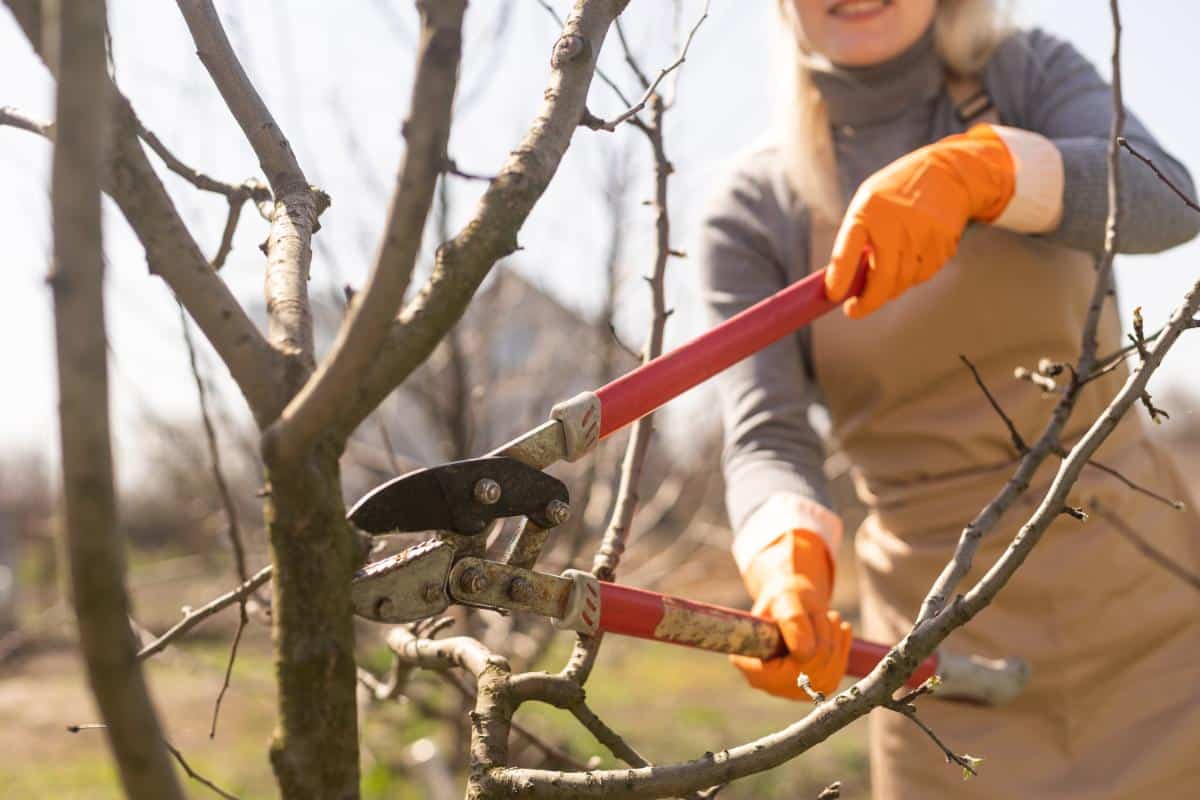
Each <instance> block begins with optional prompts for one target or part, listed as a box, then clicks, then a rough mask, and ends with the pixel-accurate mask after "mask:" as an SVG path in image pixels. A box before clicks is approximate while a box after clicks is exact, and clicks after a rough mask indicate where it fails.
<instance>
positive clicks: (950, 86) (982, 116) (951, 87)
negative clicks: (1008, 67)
mask: <svg viewBox="0 0 1200 800" xmlns="http://www.w3.org/2000/svg"><path fill="white" fill-rule="evenodd" d="M946 93H947V94H949V95H950V99H951V100H952V101H953V102H954V112H955V113H956V114H958V119H959V121H960V122H961V123H962V124H963V125H964V126H965V127H970V126H971V125H974V124H976V123H980V122H986V123H987V124H989V125H998V124H999V123H1000V113H999V112H998V111H997V110H996V104H995V103H993V102H992V97H991V95H989V94H988V92H987V89H985V88H984V86H983V81H981V80H980V79H979V76H978V75H954V74H952V73H950V72H947V73H946Z"/></svg>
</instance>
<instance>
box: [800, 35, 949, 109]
mask: <svg viewBox="0 0 1200 800" xmlns="http://www.w3.org/2000/svg"><path fill="white" fill-rule="evenodd" d="M812 76H813V82H814V83H815V84H816V87H817V89H818V91H820V92H821V96H822V97H823V98H824V100H825V105H826V107H827V108H828V109H829V121H830V122H831V123H832V124H834V125H866V124H870V123H872V122H882V121H884V120H889V119H894V118H896V117H898V116H900V115H901V114H902V113H903V112H904V111H905V110H906V109H909V108H911V107H913V106H914V105H915V104H917V103H923V102H925V101H927V100H930V99H932V98H933V97H936V96H937V95H938V94H939V93H940V92H941V90H942V86H943V84H944V83H945V75H944V68H943V66H942V63H941V60H940V59H939V58H938V56H937V52H936V50H935V49H934V44H933V26H932V25H931V26H930V27H929V29H928V30H927V31H925V34H924V35H923V36H922V37H921V38H920V39H918V40H917V41H916V42H915V43H914V44H913V45H912V46H911V47H909V48H908V49H907V50H905V51H904V52H903V53H901V54H900V55H898V56H895V57H893V58H890V59H888V60H887V61H884V62H881V63H879V64H871V65H870V66H866V67H843V66H838V65H836V64H826V65H822V66H820V67H817V68H815V69H814V70H813V72H812Z"/></svg>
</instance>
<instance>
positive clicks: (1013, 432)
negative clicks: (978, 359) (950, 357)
mask: <svg viewBox="0 0 1200 800" xmlns="http://www.w3.org/2000/svg"><path fill="white" fill-rule="evenodd" d="M958 357H959V358H960V359H962V362H963V363H964V364H966V365H967V368H968V369H970V370H971V374H972V375H973V376H975V383H976V385H977V386H979V388H980V390H981V391H982V392H983V394H984V396H986V397H987V400H988V402H989V403H991V404H992V408H993V409H994V410H995V412H996V413H997V414H999V415H1000V419H1002V420H1004V425H1005V426H1006V427H1007V428H1008V435H1009V436H1011V437H1012V443H1013V447H1015V448H1016V449H1017V453H1018V454H1020V455H1024V454H1025V453H1028V452H1029V445H1027V444H1025V440H1024V439H1023V438H1021V434H1020V432H1019V431H1017V426H1016V425H1014V424H1013V421H1012V418H1011V417H1009V416H1008V414H1005V413H1004V409H1002V408H1001V407H1000V403H998V402H997V401H996V398H995V397H993V396H992V392H991V390H989V389H988V387H987V384H986V383H984V382H983V378H982V377H981V376H980V374H979V370H977V369H976V368H975V365H974V364H973V363H972V362H971V359H969V358H967V357H966V356H965V355H962V354H961V353H960V354H959V356H958Z"/></svg>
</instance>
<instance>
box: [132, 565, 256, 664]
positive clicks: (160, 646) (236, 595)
mask: <svg viewBox="0 0 1200 800" xmlns="http://www.w3.org/2000/svg"><path fill="white" fill-rule="evenodd" d="M271 572H272V567H271V565H270V564H268V565H267V566H265V567H263V568H262V569H260V570H259V571H258V572H256V573H254V575H253V576H251V577H250V579H249V580H248V581H246V582H245V583H243V584H242V585H240V586H238V587H237V588H236V589H233V590H232V591H230V592H226V593H225V594H223V595H221V596H220V597H218V598H216V599H214V600H211V601H209V603H208V604H207V605H204V606H202V607H200V608H198V609H195V610H193V611H188V612H187V614H185V615H184V617H183V619H181V620H179V622H177V623H175V624H174V625H173V626H172V627H171V628H170V629H169V630H168V631H167V632H166V633H164V634H163V635H162V636H160V637H158V638H157V639H155V640H154V641H153V642H151V643H150V644H148V645H146V646H145V647H143V648H142V649H141V650H139V651H138V654H137V657H138V660H139V661H140V660H142V659H145V658H149V657H150V656H152V655H155V654H157V653H161V652H162V651H163V650H166V649H167V647H168V646H169V645H170V644H171V643H172V642H174V641H175V640H176V639H178V638H180V637H181V636H183V635H184V634H185V633H187V632H188V631H190V630H191V629H192V628H194V627H196V626H197V625H199V624H200V623H201V622H204V621H205V620H206V619H208V618H209V617H211V616H213V615H214V614H216V613H218V612H220V611H222V610H224V609H226V608H228V607H229V606H231V605H233V604H234V603H239V602H241V601H242V598H244V597H246V596H248V595H250V594H252V593H253V592H254V590H256V589H257V588H258V587H260V586H262V585H263V584H264V583H266V582H267V581H269V580H270V579H271Z"/></svg>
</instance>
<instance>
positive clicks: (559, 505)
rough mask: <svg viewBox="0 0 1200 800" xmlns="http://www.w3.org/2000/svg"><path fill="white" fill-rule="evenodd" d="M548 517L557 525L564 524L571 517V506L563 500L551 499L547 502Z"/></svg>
mask: <svg viewBox="0 0 1200 800" xmlns="http://www.w3.org/2000/svg"><path fill="white" fill-rule="evenodd" d="M546 517H547V518H548V519H549V520H550V521H551V522H553V523H554V524H555V525H562V524H563V523H564V522H566V521H567V520H569V519H570V518H571V507H570V506H569V505H567V504H566V503H564V502H563V501H562V500H551V501H550V502H549V503H548V504H546Z"/></svg>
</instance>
